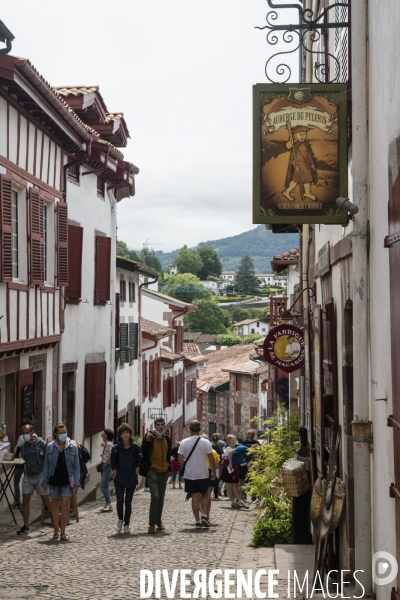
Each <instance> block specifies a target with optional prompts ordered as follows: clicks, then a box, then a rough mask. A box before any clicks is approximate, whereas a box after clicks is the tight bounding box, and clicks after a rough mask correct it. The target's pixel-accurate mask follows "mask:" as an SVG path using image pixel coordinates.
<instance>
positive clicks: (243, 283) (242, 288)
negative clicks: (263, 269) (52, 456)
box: [236, 254, 257, 292]
mask: <svg viewBox="0 0 400 600" xmlns="http://www.w3.org/2000/svg"><path fill="white" fill-rule="evenodd" d="M236 285H237V288H238V291H239V292H252V291H253V290H254V289H255V288H256V287H257V278H256V276H255V269H254V262H253V259H252V258H251V256H250V255H249V254H245V255H244V256H242V258H241V259H240V263H239V268H238V270H237V272H236Z"/></svg>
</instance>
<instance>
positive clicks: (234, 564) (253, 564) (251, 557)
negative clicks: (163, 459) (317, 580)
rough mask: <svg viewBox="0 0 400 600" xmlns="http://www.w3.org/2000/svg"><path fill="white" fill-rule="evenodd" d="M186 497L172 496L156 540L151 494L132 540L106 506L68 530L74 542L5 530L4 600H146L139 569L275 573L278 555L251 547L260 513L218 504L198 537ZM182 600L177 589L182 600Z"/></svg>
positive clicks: (44, 531)
mask: <svg viewBox="0 0 400 600" xmlns="http://www.w3.org/2000/svg"><path fill="white" fill-rule="evenodd" d="M184 497H185V493H184V492H183V491H180V490H170V489H168V490H167V496H166V503H165V510H164V517H163V521H164V523H165V526H166V531H165V532H158V533H157V534H156V535H149V534H148V533H147V526H148V508H149V502H150V494H148V493H145V492H143V491H142V490H140V491H138V492H137V493H136V494H135V496H134V499H133V515H132V520H131V535H129V536H128V535H122V534H118V533H117V532H116V530H115V526H116V521H117V515H116V510H115V509H114V511H113V512H112V513H108V514H107V513H101V512H100V509H101V508H102V506H103V502H102V501H96V502H92V503H90V504H86V505H84V506H83V507H82V508H81V510H80V522H79V523H75V522H72V523H71V525H70V526H69V527H68V534H69V535H70V538H71V539H70V541H69V542H65V543H63V542H60V541H55V540H52V539H51V535H52V532H53V530H52V528H51V527H50V526H48V525H47V526H45V527H40V526H33V527H31V534H30V535H29V536H21V537H20V536H17V535H16V534H15V533H14V529H13V530H12V531H10V530H9V532H8V533H7V532H6V531H5V530H3V531H2V532H1V538H2V540H1V543H0V548H1V552H2V558H1V563H0V564H1V584H2V592H1V594H0V595H1V598H2V599H4V600H14V599H26V600H30V599H31V598H32V599H33V598H55V599H57V600H70V599H71V600H72V599H73V600H89V599H91V600H118V599H120V598H121V599H122V598H124V600H130V599H132V598H139V596H140V588H139V571H140V569H150V570H152V571H155V570H156V569H169V571H170V572H171V571H172V570H173V569H192V570H196V569H207V571H211V570H212V569H218V568H221V569H226V568H231V569H232V568H233V569H234V568H243V569H249V568H253V569H254V568H267V569H268V568H270V569H271V568H274V567H275V564H274V559H273V550H272V549H267V548H263V549H259V550H253V549H251V548H248V544H249V542H250V540H251V531H252V523H253V522H254V519H255V516H256V511H255V509H254V508H253V507H251V508H250V510H248V511H234V510H232V509H231V508H230V503H229V501H227V500H225V499H224V500H221V501H220V502H213V503H212V510H211V521H212V524H213V525H212V527H211V528H210V529H202V530H196V529H194V519H193V515H192V512H191V505H190V502H185V501H184ZM114 507H115V504H114ZM7 529H8V528H7ZM15 529H16V528H15ZM189 589H190V588H188V590H189ZM161 590H162V596H163V587H162V588H161ZM179 596H180V594H179V587H178V588H177V592H176V594H175V597H177V598H178V597H179ZM163 597H164V596H163Z"/></svg>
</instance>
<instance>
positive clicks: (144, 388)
mask: <svg viewBox="0 0 400 600" xmlns="http://www.w3.org/2000/svg"><path fill="white" fill-rule="evenodd" d="M142 395H143V400H144V399H145V398H146V361H145V360H143V362H142Z"/></svg>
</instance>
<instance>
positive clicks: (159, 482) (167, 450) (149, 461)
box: [139, 417, 172, 533]
mask: <svg viewBox="0 0 400 600" xmlns="http://www.w3.org/2000/svg"><path fill="white" fill-rule="evenodd" d="M154 426H155V429H153V431H149V432H148V433H147V434H146V436H145V438H144V440H143V442H142V456H143V459H142V466H141V469H140V471H139V472H140V475H142V477H146V483H147V486H148V487H149V488H150V494H151V500H150V513H149V529H148V533H155V532H156V527H157V529H158V530H161V531H162V530H164V529H165V526H164V523H163V522H162V512H163V508H164V497H165V490H166V489H167V483H168V477H169V474H170V472H171V454H172V443H171V438H170V437H169V436H168V435H165V421H164V419H163V418H162V417H158V418H157V419H156V420H155V422H154Z"/></svg>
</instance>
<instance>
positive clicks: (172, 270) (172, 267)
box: [168, 265, 178, 275]
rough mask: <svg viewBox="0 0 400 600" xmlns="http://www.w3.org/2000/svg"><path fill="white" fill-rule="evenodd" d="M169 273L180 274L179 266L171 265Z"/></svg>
mask: <svg viewBox="0 0 400 600" xmlns="http://www.w3.org/2000/svg"><path fill="white" fill-rule="evenodd" d="M168 268H169V274H170V275H177V274H178V267H176V266H175V265H169V267H168Z"/></svg>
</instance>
